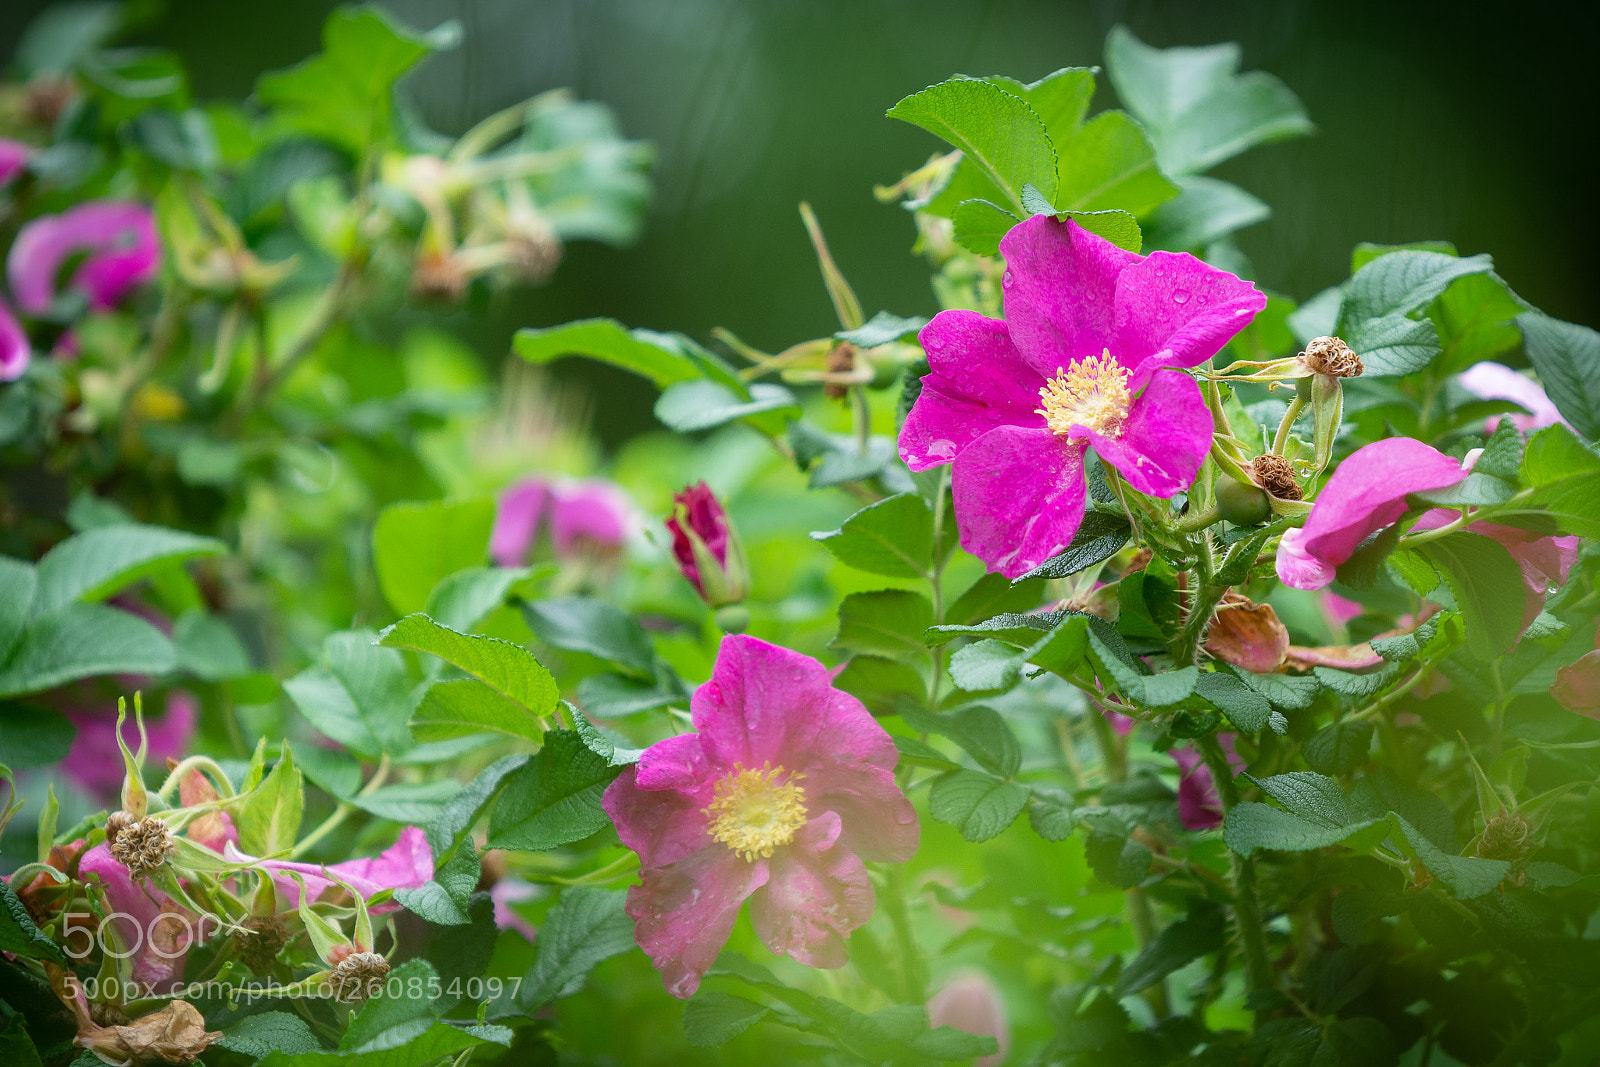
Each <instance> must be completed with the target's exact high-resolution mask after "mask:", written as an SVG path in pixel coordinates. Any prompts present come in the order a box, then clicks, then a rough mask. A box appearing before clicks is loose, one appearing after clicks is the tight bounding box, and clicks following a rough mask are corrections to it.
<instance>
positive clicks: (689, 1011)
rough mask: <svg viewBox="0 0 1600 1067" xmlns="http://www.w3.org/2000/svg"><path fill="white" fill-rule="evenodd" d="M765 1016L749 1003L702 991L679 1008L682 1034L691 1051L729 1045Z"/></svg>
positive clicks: (739, 998) (730, 995) (760, 1009)
mask: <svg viewBox="0 0 1600 1067" xmlns="http://www.w3.org/2000/svg"><path fill="white" fill-rule="evenodd" d="M766 1014H767V1009H766V1008H764V1007H762V1006H761V1005H760V1004H757V1003H756V1002H755V1001H753V1000H746V999H745V998H744V997H736V996H734V995H732V994H731V993H719V992H717V991H715V990H704V991H702V992H700V993H697V994H695V995H694V996H693V997H692V998H690V1000H689V1002H688V1003H687V1004H685V1005H684V1006H683V1033H684V1036H685V1037H687V1038H688V1039H689V1044H691V1045H693V1046H694V1047H695V1048H711V1047H713V1046H716V1045H723V1044H726V1043H728V1042H729V1041H732V1040H733V1039H734V1038H736V1037H738V1036H739V1035H740V1034H742V1033H744V1032H745V1031H746V1030H748V1029H750V1027H752V1026H754V1025H755V1024H756V1023H758V1022H760V1021H761V1019H762V1017H763V1016H765V1015H766Z"/></svg>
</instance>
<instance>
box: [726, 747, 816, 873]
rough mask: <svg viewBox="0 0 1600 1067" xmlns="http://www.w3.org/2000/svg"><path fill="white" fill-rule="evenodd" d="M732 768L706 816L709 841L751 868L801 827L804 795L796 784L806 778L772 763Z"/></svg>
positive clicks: (784, 843)
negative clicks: (754, 767)
mask: <svg viewBox="0 0 1600 1067" xmlns="http://www.w3.org/2000/svg"><path fill="white" fill-rule="evenodd" d="M734 767H736V768H737V770H736V771H735V772H734V773H733V774H730V775H728V776H727V777H726V778H724V779H722V781H720V782H718V783H717V785H716V790H715V796H714V799H713V800H712V801H711V803H710V804H707V805H706V815H707V816H709V817H710V820H711V825H710V827H709V829H710V831H711V838H712V840H713V841H721V842H722V843H723V844H724V845H727V846H728V847H729V848H730V849H732V850H733V851H735V852H737V853H739V855H741V856H743V857H744V858H745V861H746V862H750V863H753V862H755V858H756V857H757V856H770V855H772V850H773V849H775V848H777V847H778V846H779V845H787V844H788V843H789V841H790V839H792V838H793V837H794V832H795V831H796V830H798V829H800V827H802V826H804V825H805V824H806V820H807V818H809V816H807V814H806V793H805V790H804V789H802V788H800V787H799V786H798V785H796V784H795V782H797V781H798V780H799V779H801V778H804V777H805V775H803V774H790V773H789V772H788V771H785V770H784V769H783V768H782V767H774V766H773V765H772V764H771V763H763V764H762V765H761V769H760V770H759V771H751V770H745V769H744V767H743V766H742V765H741V764H737V763H736V764H734ZM780 778H781V779H783V781H781V782H780V781H779V779H780Z"/></svg>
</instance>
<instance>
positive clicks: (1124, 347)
mask: <svg viewBox="0 0 1600 1067" xmlns="http://www.w3.org/2000/svg"><path fill="white" fill-rule="evenodd" d="M1266 306H1267V296H1266V294H1265V293H1263V292H1261V291H1260V290H1259V289H1257V288H1256V287H1255V286H1254V285H1252V284H1250V283H1249V282H1247V281H1245V280H1244V279H1242V278H1238V277H1235V276H1234V275H1232V274H1229V273H1228V272H1227V271H1224V270H1218V269H1217V268H1216V267H1213V266H1211V265H1210V264H1208V263H1203V262H1201V261H1200V260H1198V259H1196V258H1195V257H1194V256H1191V255H1190V254H1189V253H1187V252H1152V253H1150V255H1149V256H1147V257H1145V258H1144V259H1142V260H1140V261H1139V262H1137V263H1135V264H1132V265H1130V266H1129V267H1128V269H1127V270H1125V271H1123V272H1122V274H1121V276H1119V277H1118V278H1117V290H1116V309H1117V310H1116V318H1115V328H1116V341H1115V343H1114V345H1113V346H1112V349H1111V350H1112V352H1114V353H1116V354H1117V357H1118V358H1119V359H1121V360H1122V362H1123V363H1124V364H1125V365H1127V366H1130V367H1136V369H1135V372H1134V376H1133V381H1131V382H1130V383H1129V385H1130V387H1131V388H1134V389H1137V388H1139V387H1140V386H1141V385H1142V384H1143V378H1144V377H1145V376H1146V375H1148V374H1149V373H1150V372H1151V371H1153V370H1154V368H1156V367H1196V366H1199V365H1200V364H1202V363H1204V362H1205V361H1206V360H1208V359H1210V358H1211V357H1212V356H1214V355H1216V354H1217V353H1218V352H1220V351H1221V350H1222V346H1223V345H1225V344H1227V343H1228V341H1229V340H1230V339H1232V337H1233V335H1234V334H1236V333H1238V332H1239V331H1240V330H1242V329H1244V328H1245V326H1247V325H1249V323H1250V320H1251V319H1253V318H1255V316H1256V313H1257V312H1259V311H1260V310H1261V309H1262V308H1264V307H1266ZM1141 364H1143V366H1138V365H1141Z"/></svg>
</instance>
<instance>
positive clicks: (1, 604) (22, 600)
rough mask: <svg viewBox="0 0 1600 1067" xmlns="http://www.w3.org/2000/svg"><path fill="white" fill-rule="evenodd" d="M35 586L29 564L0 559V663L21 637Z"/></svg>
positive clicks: (36, 583)
mask: <svg viewBox="0 0 1600 1067" xmlns="http://www.w3.org/2000/svg"><path fill="white" fill-rule="evenodd" d="M38 584H39V579H38V575H37V573H36V572H35V571H34V569H33V565H32V564H30V563H24V562H23V561H22V560H20V559H12V558H11V557H10V556H0V663H4V662H5V660H6V656H7V654H8V653H9V652H10V651H11V650H12V648H14V647H15V646H16V643H17V639H18V638H20V637H21V636H22V628H23V626H24V625H26V624H27V621H28V614H29V610H28V609H29V608H30V607H31V606H32V604H33V594H34V590H35V589H37V588H38Z"/></svg>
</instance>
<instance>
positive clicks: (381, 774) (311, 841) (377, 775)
mask: <svg viewBox="0 0 1600 1067" xmlns="http://www.w3.org/2000/svg"><path fill="white" fill-rule="evenodd" d="M388 777H389V757H388V756H387V755H385V756H384V757H383V759H381V760H379V761H378V769H377V770H375V771H373V772H372V777H371V778H369V779H368V780H367V784H366V785H364V786H362V787H361V792H359V793H357V794H356V796H359V797H364V796H367V795H368V794H370V793H371V792H372V791H373V790H375V789H377V788H378V787H379V786H380V785H382V784H383V783H384V781H385V780H386V779H387V778H388ZM355 810H356V806H355V805H354V804H348V803H346V802H344V801H342V800H341V801H340V802H339V806H338V807H337V808H335V809H334V810H333V814H332V815H329V816H328V817H327V818H326V819H324V820H322V825H321V826H318V827H317V828H316V829H315V830H313V831H311V833H310V834H308V835H306V836H305V837H303V838H301V839H300V842H299V843H298V844H296V845H295V846H294V848H293V849H291V850H290V851H289V858H290V859H295V858H297V857H299V856H304V855H305V854H306V853H307V852H309V851H310V850H311V848H312V846H313V845H315V844H316V843H317V842H318V841H321V840H322V839H323V838H324V837H326V836H328V835H329V834H330V833H332V832H333V831H334V830H335V829H337V828H338V826H339V824H340V823H342V822H344V821H345V819H346V818H348V817H349V815H350V813H351V812H352V811H355Z"/></svg>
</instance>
